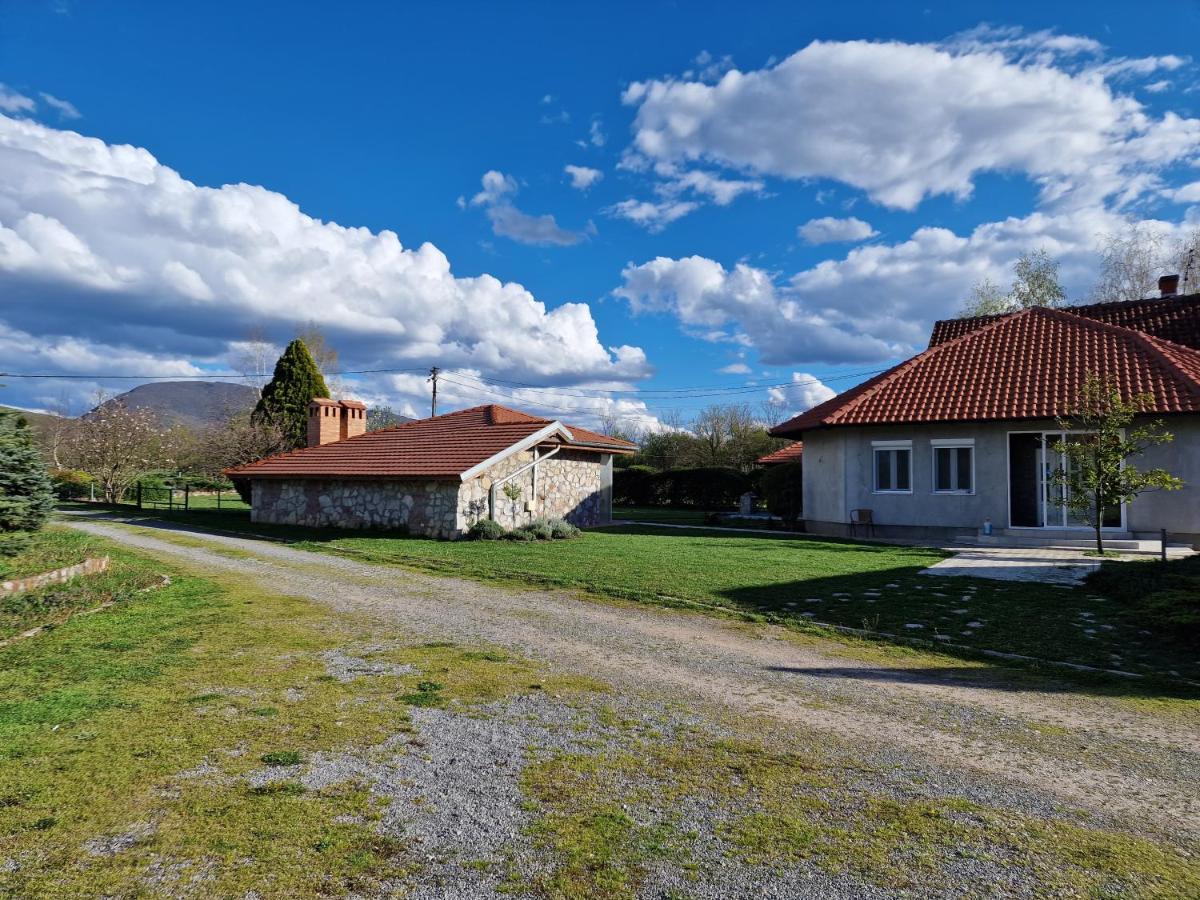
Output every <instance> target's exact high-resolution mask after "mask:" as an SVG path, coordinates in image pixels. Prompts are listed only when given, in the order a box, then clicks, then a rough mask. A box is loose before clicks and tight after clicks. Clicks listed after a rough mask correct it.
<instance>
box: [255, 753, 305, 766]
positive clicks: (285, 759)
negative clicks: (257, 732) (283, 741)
mask: <svg viewBox="0 0 1200 900" xmlns="http://www.w3.org/2000/svg"><path fill="white" fill-rule="evenodd" d="M259 759H261V760H262V761H263V762H265V763H266V764H267V765H268V766H295V765H299V764H300V761H301V759H303V757H301V756H300V753H299V752H298V751H296V750H275V751H273V752H271V753H264V754H263V755H262V756H260V757H259Z"/></svg>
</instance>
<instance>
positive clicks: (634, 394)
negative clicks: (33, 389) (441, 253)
mask: <svg viewBox="0 0 1200 900" xmlns="http://www.w3.org/2000/svg"><path fill="white" fill-rule="evenodd" d="M449 371H450V372H451V373H452V374H453V375H454V378H451V377H449V376H448V375H447V372H446V370H443V369H439V368H438V367H437V366H433V367H431V368H429V369H426V368H424V367H422V368H379V369H347V370H343V371H340V372H329V373H326V374H327V375H328V376H330V377H332V376H343V375H398V374H408V373H417V372H427V373H428V375H429V377H428V379H427V380H428V381H430V382H432V385H433V392H432V398H431V400H432V403H431V412H432V413H433V414H434V415H436V413H437V382H438V379H439V378H440V379H442V380H443V381H446V382H449V383H451V384H454V385H456V386H458V387H460V388H464V389H466V390H471V391H474V392H476V393H482V394H487V395H490V396H493V397H498V398H500V399H502V400H508V401H509V402H513V401H514V400H515V401H517V402H520V401H522V400H525V401H528V402H536V403H538V404H539V405H541V406H544V407H548V408H550V409H558V410H562V411H563V412H586V413H595V412H597V410H596V408H595V407H591V408H584V407H579V406H563V405H561V404H555V403H552V402H549V401H546V400H542V399H535V398H529V397H527V396H525V395H528V394H551V395H553V396H555V397H559V398H561V397H570V398H576V399H580V400H599V401H611V400H619V399H621V398H622V396H627V397H629V399H633V398H644V399H645V400H647V401H658V402H659V403H675V404H676V406H682V405H687V404H688V402H689V401H697V400H703V399H707V398H716V397H733V396H739V395H744V394H755V393H759V392H761V391H765V390H769V389H771V388H796V387H804V386H807V385H813V384H823V383H825V382H831V381H843V380H846V379H849V378H865V377H869V376H871V375H877V374H879V373H880V372H883V371H885V370H883V369H873V370H871V371H867V372H850V373H846V374H843V375H831V376H829V377H828V378H825V379H820V378H810V379H805V380H802V381H780V382H775V383H771V384H754V385H739V386H736V387H717V386H696V387H679V388H577V389H576V390H575V391H572V390H568V389H565V388H557V387H553V386H549V385H535V384H531V383H529V382H520V381H510V380H507V379H501V378H491V379H486V380H485V379H483V378H480V377H478V376H475V375H472V374H470V373H468V372H463V371H461V370H458V369H452V370H449ZM245 377H246V376H245V375H244V374H242V373H238V372H206V373H203V374H199V375H108V374H88V375H79V374H53V373H41V372H38V373H27V372H0V378H31V379H64V380H87V381H164V380H165V381H180V380H190V379H195V380H200V379H203V380H217V379H227V378H238V379H241V378H245ZM459 378H462V379H466V380H467V381H469V382H474V384H467V383H464V382H462V381H459V380H457V379H459ZM503 386H509V387H508V389H507V390H505V391H504V393H500V392H498V390H497V387H499V388H500V389H501V390H503ZM580 391H590V392H591V393H580ZM646 408H647V409H657V410H669V409H672V408H674V407H670V406H650V404H649V403H647V404H646Z"/></svg>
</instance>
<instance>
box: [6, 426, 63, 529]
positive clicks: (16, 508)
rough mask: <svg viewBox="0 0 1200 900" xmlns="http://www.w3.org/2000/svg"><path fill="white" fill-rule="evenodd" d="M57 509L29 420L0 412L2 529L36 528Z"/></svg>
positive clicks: (52, 490)
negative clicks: (34, 443) (35, 445)
mask: <svg viewBox="0 0 1200 900" xmlns="http://www.w3.org/2000/svg"><path fill="white" fill-rule="evenodd" d="M53 508H54V489H53V486H52V484H51V483H50V476H49V475H48V474H47V473H46V467H45V465H44V464H43V463H42V457H41V455H40V454H39V453H38V451H37V449H36V448H35V447H34V445H33V435H32V434H31V433H30V430H29V426H28V425H27V424H26V422H25V420H24V419H23V418H21V417H20V416H18V415H16V414H15V413H12V412H8V411H0V532H3V531H36V530H37V529H38V528H41V527H42V525H43V524H44V523H45V521H46V518H47V517H48V516H49V515H50V511H51V510H52V509H53Z"/></svg>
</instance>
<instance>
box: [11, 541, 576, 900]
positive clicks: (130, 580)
mask: <svg viewBox="0 0 1200 900" xmlns="http://www.w3.org/2000/svg"><path fill="white" fill-rule="evenodd" d="M88 540H89V541H90V542H93V543H94V544H95V546H96V547H97V548H98V549H102V550H103V551H104V552H105V553H107V554H108V555H110V556H111V558H112V560H113V562H112V570H111V572H110V575H111V577H112V578H113V579H115V586H116V587H119V588H121V589H123V590H132V589H134V588H136V586H137V585H139V584H141V583H142V581H143V579H144V578H146V577H147V576H148V575H150V574H153V575H154V577H157V575H158V573H161V572H164V571H167V572H169V573H170V574H171V577H172V582H171V584H170V585H169V586H166V587H163V588H160V589H158V590H155V591H153V592H150V593H146V594H134V595H131V596H130V598H129V600H128V601H127V602H122V603H119V604H117V605H116V606H114V607H111V608H110V609H108V610H106V611H105V612H103V613H100V614H97V615H94V616H87V617H82V618H76V619H72V620H70V621H69V622H67V623H66V624H64V625H62V626H60V627H58V628H55V629H53V630H51V631H47V632H45V633H43V634H42V635H39V636H38V637H36V638H32V639H30V640H26V641H22V642H20V643H17V644H14V645H12V646H10V647H8V648H6V649H4V650H2V651H0V841H2V842H3V849H2V850H0V859H4V860H12V861H13V863H14V866H8V867H5V868H4V869H3V870H0V895H4V896H13V897H41V896H122V897H124V896H142V895H174V894H183V893H193V894H196V895H198V896H238V897H240V896H244V895H245V894H246V893H247V892H248V891H252V890H256V891H258V892H260V893H261V894H262V895H263V896H280V897H282V896H286V897H298V898H308V897H325V896H331V895H334V896H340V895H345V894H365V895H371V894H375V893H379V892H380V891H382V890H383V887H382V886H383V885H384V884H390V883H393V881H394V880H395V879H402V878H403V877H405V876H406V875H409V874H411V873H413V872H415V871H416V870H417V869H418V868H419V866H420V856H419V854H417V853H415V852H410V851H409V848H407V847H406V846H404V845H403V843H402V842H399V841H397V840H395V839H392V838H387V837H384V836H381V835H379V834H377V833H376V830H375V825H376V823H377V822H378V820H379V818H380V816H381V814H382V809H381V807H380V802H381V801H380V800H379V799H378V798H374V797H373V796H372V795H371V793H370V791H369V790H368V789H367V786H366V785H361V784H357V783H353V782H351V783H346V784H341V785H335V786H331V787H327V788H321V789H319V790H316V789H314V790H308V791H305V790H303V787H302V785H300V784H299V782H296V781H292V780H284V781H278V782H272V783H270V784H268V785H265V786H264V787H262V788H255V789H252V788H250V787H249V786H248V785H247V784H246V781H245V777H246V776H247V775H248V774H249V773H251V772H254V771H261V770H262V769H263V767H264V766H268V765H270V764H271V762H274V763H275V764H276V765H294V764H297V763H300V764H302V763H303V761H304V760H305V759H308V758H310V757H311V756H312V755H313V754H316V753H321V752H336V751H339V750H342V749H347V748H361V747H369V746H372V745H374V744H376V743H379V742H381V741H382V740H383V739H385V738H386V737H389V736H391V735H394V734H395V733H396V732H397V731H401V730H405V729H408V728H411V726H410V725H409V723H408V713H407V710H408V707H407V705H406V704H404V703H403V702H401V701H400V700H399V699H398V697H397V689H398V688H399V689H400V690H401V691H402V692H404V691H415V690H417V686H418V682H420V681H422V680H428V679H429V676H430V675H433V677H436V679H437V683H438V684H440V685H442V687H441V688H440V690H439V691H438V694H439V696H440V697H441V698H442V699H443V700H444V701H445V702H447V703H454V702H468V701H471V700H474V699H477V698H484V699H499V698H500V697H503V696H505V695H506V694H508V693H512V692H515V691H527V690H529V687H528V686H529V685H530V683H532V682H535V681H537V682H541V683H543V684H544V685H546V686H547V689H552V690H555V691H560V692H566V691H571V690H589V689H590V688H591V685H590V683H588V682H585V681H583V680H573V679H571V678H567V677H564V678H558V677H557V676H549V675H547V674H546V673H544V672H542V671H541V670H539V669H538V668H537V667H536V666H534V665H533V664H532V663H530V662H528V661H524V660H520V659H516V658H513V659H510V660H508V661H506V662H497V661H493V660H492V659H480V658H474V656H473V655H475V654H491V652H492V651H490V650H488V648H479V647H457V646H438V647H432V648H427V647H422V646H419V645H417V646H407V645H398V646H395V647H394V649H391V650H387V651H384V652H381V654H380V655H382V656H387V657H388V658H389V659H392V660H394V661H396V662H405V663H410V664H412V665H414V666H415V667H417V669H418V671H419V672H420V673H421V674H413V675H412V676H403V677H399V676H379V677H364V678H358V679H355V680H354V681H352V682H340V681H338V680H336V679H334V678H331V677H330V676H329V675H328V674H327V672H326V669H325V663H324V661H323V660H322V657H321V654H322V652H323V651H325V650H328V649H334V648H338V649H345V650H346V652H354V650H353V648H354V646H355V645H356V644H361V645H363V646H379V644H380V641H381V640H388V641H393V642H394V641H395V639H396V635H395V633H394V631H393V632H390V633H388V634H386V635H383V634H381V633H380V632H378V631H377V630H375V628H374V627H373V626H369V625H367V624H365V623H364V622H362V621H359V620H356V619H355V618H354V617H352V616H349V615H347V614H345V613H337V614H334V613H331V612H330V611H329V610H327V609H326V608H324V607H322V606H320V605H318V604H314V603H311V602H308V601H304V600H299V599H296V598H288V597H279V596H273V595H270V594H265V593H263V592H261V591H259V590H255V589H251V588H248V587H246V586H245V585H244V584H242V583H239V582H237V581H234V580H232V579H230V580H222V579H215V578H210V577H205V578H200V577H195V576H193V575H191V574H189V573H187V572H184V571H180V570H177V569H170V568H167V567H164V565H163V564H162V563H159V562H157V561H153V560H149V559H147V558H145V557H142V556H139V555H137V554H134V553H132V552H130V551H128V550H125V549H123V548H121V547H120V546H119V545H111V544H107V543H105V542H103V541H100V540H98V539H93V538H88ZM469 654H471V655H472V656H471V657H470V658H469V657H468V655H469ZM138 828H144V829H145V835H144V836H143V837H139V838H138V839H137V840H129V841H125V842H121V841H110V843H113V844H121V846H122V849H120V850H119V851H114V852H112V853H104V854H99V855H95V854H92V853H90V852H88V851H86V850H84V849H82V848H84V847H85V846H86V845H88V844H89V842H94V841H105V840H108V839H110V838H115V837H119V836H121V835H126V834H131V833H134V832H135V831H137V830H138ZM138 833H139V834H141V832H138Z"/></svg>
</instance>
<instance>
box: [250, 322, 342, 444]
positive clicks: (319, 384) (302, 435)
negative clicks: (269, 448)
mask: <svg viewBox="0 0 1200 900" xmlns="http://www.w3.org/2000/svg"><path fill="white" fill-rule="evenodd" d="M328 396H329V388H327V387H326V386H325V379H324V378H322V377H321V372H320V370H319V369H318V368H317V364H316V363H315V362H314V361H313V358H312V354H311V353H309V352H308V348H307V347H306V346H305V345H304V342H303V341H302V340H300V339H298V338H297V339H296V340H294V341H292V342H291V343H290V344H288V345H287V348H286V349H285V350H284V351H283V355H282V356H280V357H279V361H278V362H277V363H275V374H274V376H272V378H271V380H270V382H269V383H268V384H267V386H266V387H264V388H263V390H262V396H261V397H260V398H259V401H258V405H257V406H255V407H254V421H255V422H256V423H262V424H271V425H274V426H275V427H276V428H278V430H279V432H280V434H281V436H282V446H280V448H279V449H280V450H295V449H296V448H298V447H303V446H304V444H305V442H306V439H307V436H308V404H309V402H310V401H312V399H313V398H314V397H328Z"/></svg>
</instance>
